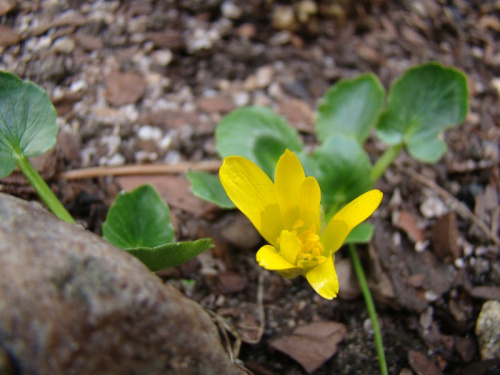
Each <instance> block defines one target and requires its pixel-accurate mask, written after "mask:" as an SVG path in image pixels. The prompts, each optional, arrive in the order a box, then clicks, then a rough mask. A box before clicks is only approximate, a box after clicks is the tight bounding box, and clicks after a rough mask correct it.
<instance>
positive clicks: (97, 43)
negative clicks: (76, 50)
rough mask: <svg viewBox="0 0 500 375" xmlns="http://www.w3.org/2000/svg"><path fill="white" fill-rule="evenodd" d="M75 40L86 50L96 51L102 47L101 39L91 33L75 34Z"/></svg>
mask: <svg viewBox="0 0 500 375" xmlns="http://www.w3.org/2000/svg"><path fill="white" fill-rule="evenodd" d="M75 41H76V43H77V44H78V45H79V46H81V47H82V48H83V49H84V50H86V51H97V50H100V49H102V47H103V42H102V39H101V38H99V37H97V36H93V35H86V34H76V35H75Z"/></svg>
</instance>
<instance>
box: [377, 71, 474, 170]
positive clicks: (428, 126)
mask: <svg viewBox="0 0 500 375" xmlns="http://www.w3.org/2000/svg"><path fill="white" fill-rule="evenodd" d="M467 111H468V89H467V79H466V77H465V75H464V74H463V73H462V72H460V71H459V70H457V69H454V68H445V67H443V66H442V65H439V64H436V63H428V64H423V65H420V66H417V67H414V68H411V69H408V70H407V71H406V72H405V73H404V74H403V75H402V76H401V77H400V78H399V79H397V80H396V82H394V84H393V86H392V88H391V90H390V92H389V97H388V104H387V108H386V110H385V111H384V112H383V114H382V115H381V117H380V119H379V122H378V124H377V135H378V136H379V137H380V139H381V140H383V141H384V142H386V143H388V144H392V145H395V144H402V143H403V144H405V145H406V147H407V149H408V152H409V153H410V155H411V156H413V157H414V158H415V159H417V160H420V161H423V162H435V161H437V160H438V159H439V158H440V157H441V156H442V155H443V154H444V152H445V151H446V145H445V144H444V143H443V142H442V141H441V140H439V138H438V137H439V135H440V133H441V132H442V131H443V130H445V129H447V128H451V127H454V126H457V125H458V124H460V123H461V122H462V121H463V120H464V119H465V116H466V114H467Z"/></svg>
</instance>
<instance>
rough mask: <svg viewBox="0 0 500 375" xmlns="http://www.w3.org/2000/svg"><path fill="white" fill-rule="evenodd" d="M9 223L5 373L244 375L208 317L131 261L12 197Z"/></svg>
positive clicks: (3, 283)
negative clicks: (12, 369) (10, 369)
mask: <svg viewBox="0 0 500 375" xmlns="http://www.w3.org/2000/svg"><path fill="white" fill-rule="evenodd" d="M0 218H1V220H0V259H1V262H0V348H2V347H3V349H4V350H5V352H6V353H7V354H8V356H9V359H8V360H5V358H4V359H3V360H2V366H3V367H4V368H5V366H7V365H8V363H9V362H12V363H13V364H14V366H15V368H16V369H17V372H16V373H20V374H92V373H95V374H240V373H241V372H240V370H239V369H238V368H237V367H236V366H235V365H233V364H232V363H231V362H230V361H229V359H228V357H227V355H226V353H225V352H224V349H223V348H222V345H221V344H220V341H219V337H218V334H217V329H216V327H215V325H214V324H213V323H212V321H211V320H210V317H209V316H208V314H207V313H206V312H205V311H204V310H203V309H202V308H201V307H200V306H199V305H198V304H197V303H195V302H193V301H191V300H189V299H188V298H186V297H184V296H183V295H182V294H181V293H180V292H178V291H177V290H175V289H174V288H171V287H166V286H165V285H164V284H163V283H162V282H161V280H160V279H159V278H157V277H156V276H155V275H154V274H152V273H151V272H150V271H149V270H148V269H147V268H146V267H145V266H143V265H142V263H140V262H139V261H138V260H136V259H135V258H133V257H132V256H130V255H129V254H127V253H125V252H124V251H122V250H119V249H117V248H115V247H113V246H111V245H110V244H108V243H107V242H105V241H103V240H102V239H100V238H99V237H97V236H95V235H93V234H92V233H89V232H86V231H85V230H83V229H81V228H80V227H78V226H75V225H71V224H67V223H63V222H61V221H60V220H58V219H57V218H55V217H54V216H53V215H51V214H49V213H48V212H46V211H45V210H44V209H43V208H41V207H40V206H39V205H38V204H34V203H28V202H25V201H22V200H20V199H17V198H14V197H11V196H8V195H5V194H0ZM0 354H1V353H0ZM6 364H7V365H6Z"/></svg>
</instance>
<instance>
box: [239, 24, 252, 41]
mask: <svg viewBox="0 0 500 375" xmlns="http://www.w3.org/2000/svg"><path fill="white" fill-rule="evenodd" d="M236 34H237V35H238V36H239V37H240V38H244V39H252V38H254V37H255V36H256V35H257V28H256V27H255V25H254V24H253V23H244V24H242V25H241V26H240V27H238V28H237V29H236Z"/></svg>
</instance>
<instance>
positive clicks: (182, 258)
mask: <svg viewBox="0 0 500 375" xmlns="http://www.w3.org/2000/svg"><path fill="white" fill-rule="evenodd" d="M211 247H212V241H211V240H210V239H208V238H202V239H200V240H197V241H193V242H191V241H186V242H171V243H167V244H164V245H160V246H156V247H153V248H145V247H136V248H131V249H125V250H126V251H127V252H129V253H130V254H132V255H133V256H135V257H136V258H138V259H139V260H140V261H141V262H142V263H144V264H145V265H146V266H147V267H148V268H149V269H150V270H151V271H153V272H155V271H159V270H162V269H164V268H169V267H177V266H179V265H181V264H183V263H186V262H187V261H188V260H190V259H192V258H194V257H195V256H197V255H198V254H200V253H202V252H204V251H205V250H208V249H210V248H211Z"/></svg>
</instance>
